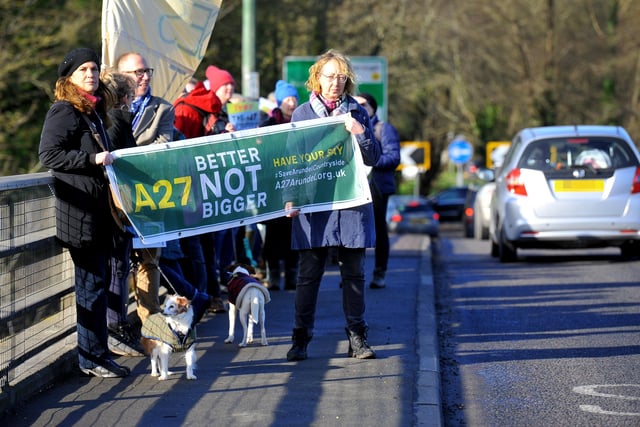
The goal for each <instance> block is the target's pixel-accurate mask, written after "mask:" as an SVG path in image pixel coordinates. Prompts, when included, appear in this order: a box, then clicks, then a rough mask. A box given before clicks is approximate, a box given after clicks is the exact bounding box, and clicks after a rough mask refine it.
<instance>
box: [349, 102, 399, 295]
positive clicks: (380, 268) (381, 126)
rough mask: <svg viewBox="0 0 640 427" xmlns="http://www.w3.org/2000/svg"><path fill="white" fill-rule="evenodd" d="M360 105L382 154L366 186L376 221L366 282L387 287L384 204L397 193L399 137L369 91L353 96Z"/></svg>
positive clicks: (378, 286)
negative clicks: (378, 112)
mask: <svg viewBox="0 0 640 427" xmlns="http://www.w3.org/2000/svg"><path fill="white" fill-rule="evenodd" d="M355 99H356V101H358V103H359V104H360V105H362V106H363V107H364V108H365V110H367V113H368V114H369V119H370V120H371V126H372V127H373V131H374V135H375V137H376V139H377V140H378V142H380V147H381V148H382V153H381V154H380V159H379V160H378V163H376V165H375V166H374V167H373V169H372V170H371V174H370V175H369V187H370V188H371V197H372V198H373V212H374V214H375V223H376V250H375V265H374V269H373V279H372V280H371V283H369V287H370V288H371V289H382V288H384V287H385V286H386V284H385V280H384V278H385V275H386V273H387V263H388V262H389V230H388V229H387V204H388V202H389V196H390V195H391V194H394V193H395V192H396V178H395V170H396V168H397V167H398V165H399V164H400V137H399V136H398V132H397V131H396V128H394V127H393V125H391V123H386V122H382V121H380V119H379V118H378V116H377V115H376V110H377V109H378V103H377V102H376V99H375V98H374V97H373V96H372V95H371V94H369V93H361V94H359V95H358V96H356V97H355Z"/></svg>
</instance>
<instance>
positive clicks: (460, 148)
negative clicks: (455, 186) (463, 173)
mask: <svg viewBox="0 0 640 427" xmlns="http://www.w3.org/2000/svg"><path fill="white" fill-rule="evenodd" d="M472 156H473V147H472V146H471V144H470V143H469V142H468V141H465V140H462V139H459V140H456V141H453V142H451V143H450V144H449V159H451V161H452V162H453V163H467V162H468V161H469V160H471V157H472Z"/></svg>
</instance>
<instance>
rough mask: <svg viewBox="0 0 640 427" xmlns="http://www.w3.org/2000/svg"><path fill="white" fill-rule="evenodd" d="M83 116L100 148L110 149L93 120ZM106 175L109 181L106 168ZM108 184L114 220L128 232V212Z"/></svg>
mask: <svg viewBox="0 0 640 427" xmlns="http://www.w3.org/2000/svg"><path fill="white" fill-rule="evenodd" d="M82 118H83V119H84V121H85V122H86V123H87V125H88V126H89V129H90V130H91V134H92V135H93V138H94V139H95V140H96V142H97V143H98V145H99V146H100V148H102V150H103V151H109V150H107V149H106V147H105V146H104V144H103V142H102V137H101V136H100V134H99V133H98V130H97V129H96V125H95V123H93V122H92V121H91V120H89V117H87V115H86V114H85V113H82ZM105 177H106V178H107V183H108V182H109V177H108V176H106V170H105ZM107 185H108V187H109V192H108V197H109V209H110V210H111V216H112V217H113V222H114V223H115V224H116V227H117V228H118V229H119V230H120V231H123V232H128V230H127V227H129V226H131V221H129V218H128V217H127V214H126V213H125V210H124V208H123V207H122V205H121V204H120V202H119V201H118V198H117V197H116V196H115V195H114V194H113V188H111V185H110V184H107Z"/></svg>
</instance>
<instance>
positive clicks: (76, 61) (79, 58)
mask: <svg viewBox="0 0 640 427" xmlns="http://www.w3.org/2000/svg"><path fill="white" fill-rule="evenodd" d="M90 61H91V62H95V63H96V65H97V66H98V69H99V68H100V58H98V54H97V53H96V52H95V51H94V50H93V49H89V48H87V47H80V48H77V49H73V50H71V51H69V52H68V53H67V54H66V55H65V56H64V59H63V60H62V63H61V64H60V65H59V66H58V77H69V76H70V75H71V74H73V72H74V71H75V70H76V69H77V68H78V67H79V66H81V65H82V64H84V63H85V62H90Z"/></svg>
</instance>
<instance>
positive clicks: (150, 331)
mask: <svg viewBox="0 0 640 427" xmlns="http://www.w3.org/2000/svg"><path fill="white" fill-rule="evenodd" d="M192 324H193V307H192V306H191V302H190V301H189V300H188V299H186V298H185V297H181V296H177V295H170V296H168V297H167V299H166V300H165V303H164V308H163V310H162V312H161V313H156V314H152V315H151V316H149V317H148V318H147V320H145V322H144V324H143V325H142V338H141V340H140V342H141V344H142V346H143V347H144V349H145V352H146V353H147V354H148V355H150V356H151V376H152V377H159V378H158V379H159V380H161V381H164V380H166V379H167V378H168V376H169V375H171V374H173V372H171V371H169V353H171V352H173V351H176V352H178V351H183V352H185V355H184V358H185V362H186V364H187V379H190V380H195V379H196V376H195V375H194V373H193V371H194V369H195V366H196V358H197V356H196V342H195V340H196V331H195V327H194V326H192Z"/></svg>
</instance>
